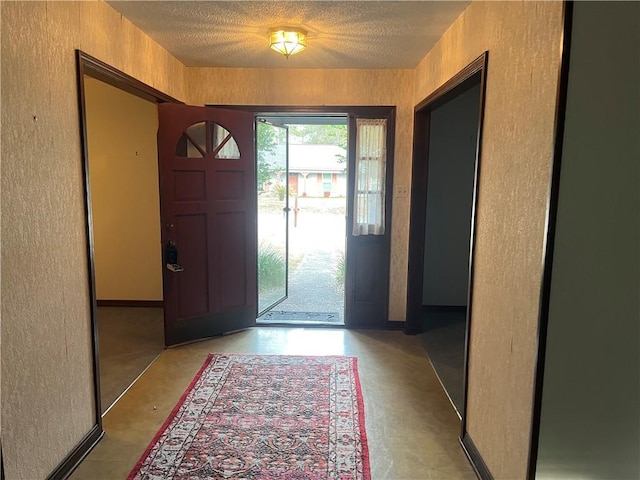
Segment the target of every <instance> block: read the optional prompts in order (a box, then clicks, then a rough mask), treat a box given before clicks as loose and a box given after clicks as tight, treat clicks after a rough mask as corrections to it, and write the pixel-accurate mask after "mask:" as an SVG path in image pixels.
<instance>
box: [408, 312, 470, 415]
mask: <svg viewBox="0 0 640 480" xmlns="http://www.w3.org/2000/svg"><path fill="white" fill-rule="evenodd" d="M466 326H467V320H466V310H465V309H460V310H437V309H433V310H429V311H423V312H422V332H423V333H422V334H420V335H419V337H420V338H421V339H422V343H423V345H424V348H425V350H426V351H427V356H428V357H429V360H431V365H433V368H434V369H435V371H436V374H437V375H438V378H439V379H440V381H441V382H442V386H443V387H444V388H445V390H446V391H447V394H448V395H449V398H450V399H451V403H452V404H453V406H454V408H455V409H456V410H457V411H458V412H462V407H463V405H462V402H463V396H464V351H465V344H464V340H465V333H466Z"/></svg>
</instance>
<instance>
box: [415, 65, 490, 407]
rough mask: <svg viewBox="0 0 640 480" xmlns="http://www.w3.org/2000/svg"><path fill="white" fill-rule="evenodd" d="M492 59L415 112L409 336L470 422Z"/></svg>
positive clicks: (458, 78)
mask: <svg viewBox="0 0 640 480" xmlns="http://www.w3.org/2000/svg"><path fill="white" fill-rule="evenodd" d="M485 66H486V54H485V55H483V56H482V57H480V58H479V59H478V60H476V61H475V62H473V63H472V64H471V65H469V67H467V68H466V69H465V70H463V71H462V72H460V74H458V75H456V77H454V78H453V79H452V80H451V81H450V82H448V83H447V84H445V85H444V86H443V87H441V88H440V89H439V90H438V91H436V92H434V94H433V95H431V96H430V97H429V98H427V99H425V101H423V102H422V103H421V104H420V105H418V106H417V107H416V110H415V127H414V128H415V130H414V138H415V143H414V145H415V149H414V160H413V173H412V202H411V229H410V245H409V276H408V297H407V330H408V331H409V332H410V333H418V334H420V337H421V339H422V343H423V345H424V347H425V350H426V352H427V356H428V357H429V360H430V362H431V364H432V366H433V369H434V370H435V372H436V374H437V376H438V378H439V380H440V382H441V384H442V386H443V388H444V390H445V392H446V393H447V395H448V397H449V399H450V401H451V404H452V406H453V407H454V409H455V410H456V412H457V413H458V415H459V416H460V417H461V418H462V417H463V416H464V405H465V389H466V358H467V355H466V354H467V338H468V335H469V325H470V319H471V300H472V290H471V285H472V283H471V279H472V275H473V245H474V231H475V209H476V201H477V185H478V172H479V160H480V138H481V132H482V128H481V125H482V114H483V92H484V78H485V77H484V74H485Z"/></svg>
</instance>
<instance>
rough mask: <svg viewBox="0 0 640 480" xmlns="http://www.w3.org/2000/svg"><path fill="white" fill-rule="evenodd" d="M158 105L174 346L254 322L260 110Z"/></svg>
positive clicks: (168, 311)
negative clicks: (257, 113)
mask: <svg viewBox="0 0 640 480" xmlns="http://www.w3.org/2000/svg"><path fill="white" fill-rule="evenodd" d="M158 109H159V130H158V155H159V160H160V195H161V201H160V210H161V219H162V243H163V249H164V252H165V258H164V262H163V263H164V268H163V272H164V273H163V285H164V287H163V288H164V312H165V313H164V315H165V319H164V321H165V343H166V344H167V345H175V344H177V343H182V342H187V341H191V340H196V339H199V338H205V337H209V336H213V335H219V334H222V333H225V332H229V331H234V330H240V329H243V328H247V327H249V326H251V325H254V324H255V318H256V206H255V192H256V186H255V158H254V157H255V142H254V115H253V113H249V112H244V111H239V110H224V109H219V108H205V107H192V106H185V105H176V104H165V105H159V106H158ZM176 254H177V258H175V257H176Z"/></svg>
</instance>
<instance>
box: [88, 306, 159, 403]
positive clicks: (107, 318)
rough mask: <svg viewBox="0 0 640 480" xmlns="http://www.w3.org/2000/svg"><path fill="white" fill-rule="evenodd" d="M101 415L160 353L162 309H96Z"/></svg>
mask: <svg viewBox="0 0 640 480" xmlns="http://www.w3.org/2000/svg"><path fill="white" fill-rule="evenodd" d="M98 341H99V348H98V353H99V355H100V404H101V406H102V413H104V412H105V411H107V409H108V408H109V407H110V406H111V405H112V404H113V402H115V401H116V399H117V398H118V397H119V396H120V395H121V394H122V392H124V391H125V390H126V389H127V387H129V385H131V384H132V383H133V381H134V380H135V379H136V378H137V377H138V375H140V374H141V373H142V372H143V371H144V369H145V368H147V367H148V366H149V364H150V363H151V362H153V360H154V359H155V358H156V357H157V356H158V355H160V353H161V352H162V351H163V350H164V320H163V309H162V308H139V307H138V308H124V307H98Z"/></svg>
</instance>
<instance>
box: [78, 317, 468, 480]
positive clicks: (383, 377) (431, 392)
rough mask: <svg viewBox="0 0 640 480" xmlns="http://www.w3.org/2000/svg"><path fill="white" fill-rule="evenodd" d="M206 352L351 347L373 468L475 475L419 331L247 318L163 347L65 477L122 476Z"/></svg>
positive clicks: (394, 477) (403, 474)
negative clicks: (214, 333)
mask: <svg viewBox="0 0 640 480" xmlns="http://www.w3.org/2000/svg"><path fill="white" fill-rule="evenodd" d="M210 352H228V353H255V354H260V353H262V354H290V355H300V354H302V355H354V356H357V357H358V370H359V373H360V378H361V383H362V390H363V395H364V404H365V422H366V429H367V436H368V439H369V449H370V460H371V473H372V478H373V479H374V480H378V479H389V480H403V479H405V480H410V479H415V480H417V479H420V480H423V479H424V480H426V479H434V480H435V479H437V480H447V479H450V480H465V479H475V478H476V477H475V475H474V473H473V471H472V469H471V466H470V464H469V463H468V461H467V459H466V457H465V455H464V454H463V452H462V450H461V448H460V446H459V444H458V434H459V428H460V427H459V425H460V424H459V420H458V418H457V415H456V413H455V411H454V410H453V408H452V407H451V404H450V403H449V400H448V399H447V397H446V395H445V394H444V392H443V390H442V387H441V386H440V384H439V382H438V380H437V378H436V376H435V374H434V372H433V370H432V368H431V366H430V364H429V362H428V360H427V358H426V356H425V353H424V349H423V347H422V345H421V341H420V339H419V338H418V337H411V336H406V335H404V334H403V333H401V332H399V331H365V330H360V331H349V330H344V329H328V328H324V329H317V328H306V329H305V328H279V327H255V328H252V329H250V330H246V331H244V332H239V333H236V334H232V335H228V336H223V337H216V338H213V339H210V340H206V341H202V342H198V343H193V344H190V345H186V346H182V347H177V348H172V349H168V350H165V351H164V352H163V353H162V354H161V355H160V356H159V357H158V359H157V360H156V361H155V362H154V363H153V364H152V365H151V367H149V369H148V370H147V371H146V372H145V373H144V374H143V375H142V376H141V377H140V379H139V380H138V381H137V382H136V383H135V384H134V385H133V386H132V387H131V388H130V389H129V390H128V391H127V393H126V394H125V395H124V396H123V397H122V398H121V399H120V400H119V401H118V402H117V403H116V404H115V405H114V406H113V408H112V409H111V410H110V411H109V412H108V413H107V414H106V415H105V416H104V429H105V432H106V434H105V437H104V438H103V439H102V441H101V442H100V443H99V444H98V445H97V447H96V448H95V449H94V450H93V451H92V452H91V453H90V454H89V456H88V457H87V458H86V459H85V460H84V462H83V463H82V464H81V465H80V466H79V468H78V469H77V470H76V471H75V472H74V474H73V475H72V476H71V479H74V480H89V479H90V480H107V479H114V480H115V479H119V480H121V479H124V478H126V476H127V475H128V473H129V472H130V470H131V469H132V468H133V466H134V465H135V463H136V461H137V460H138V458H139V457H140V455H141V454H142V453H143V451H144V450H145V448H146V446H147V444H148V443H149V442H150V441H151V439H152V438H153V436H154V434H155V433H156V431H157V430H158V429H159V428H160V427H161V425H162V423H163V422H164V420H165V418H166V417H167V415H168V414H169V412H170V411H171V409H172V408H173V406H174V405H175V404H176V402H177V401H178V400H179V398H180V396H181V395H182V393H183V392H184V390H185V389H186V388H187V386H188V385H189V383H190V381H191V380H192V378H193V377H194V375H195V374H196V373H197V371H198V369H199V368H200V367H201V365H202V364H203V362H204V360H205V358H206V356H207V354H208V353H210Z"/></svg>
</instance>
